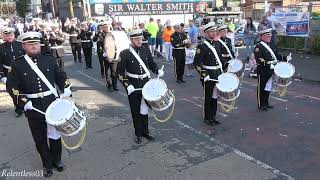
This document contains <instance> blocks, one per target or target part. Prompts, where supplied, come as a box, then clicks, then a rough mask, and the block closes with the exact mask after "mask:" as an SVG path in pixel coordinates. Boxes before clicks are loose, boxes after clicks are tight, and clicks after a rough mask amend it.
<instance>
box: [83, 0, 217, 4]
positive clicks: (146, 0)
mask: <svg viewBox="0 0 320 180" xmlns="http://www.w3.org/2000/svg"><path fill="white" fill-rule="evenodd" d="M203 1H211V0H203ZM152 2H199V0H89V3H90V4H104V3H152ZM211 2H212V1H211Z"/></svg>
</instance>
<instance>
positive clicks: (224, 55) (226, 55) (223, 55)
mask: <svg viewBox="0 0 320 180" xmlns="http://www.w3.org/2000/svg"><path fill="white" fill-rule="evenodd" d="M221 56H222V57H230V55H229V54H221Z"/></svg>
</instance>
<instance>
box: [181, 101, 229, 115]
mask: <svg viewBox="0 0 320 180" xmlns="http://www.w3.org/2000/svg"><path fill="white" fill-rule="evenodd" d="M178 100H181V101H186V102H189V103H191V104H193V105H195V106H197V107H199V108H202V105H200V104H198V103H197V102H195V101H192V100H190V99H187V98H182V99H178ZM218 114H219V115H221V116H222V117H227V116H228V115H226V114H224V113H222V112H218Z"/></svg>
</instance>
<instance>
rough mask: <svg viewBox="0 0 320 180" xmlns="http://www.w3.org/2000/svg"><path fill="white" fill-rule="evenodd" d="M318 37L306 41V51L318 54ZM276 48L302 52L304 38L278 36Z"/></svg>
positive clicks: (319, 49) (319, 45)
mask: <svg viewBox="0 0 320 180" xmlns="http://www.w3.org/2000/svg"><path fill="white" fill-rule="evenodd" d="M319 42H320V36H312V37H311V38H309V39H308V49H309V50H311V51H314V52H320V43H319ZM278 47H280V48H289V49H295V50H303V48H304V38H301V37H290V36H278Z"/></svg>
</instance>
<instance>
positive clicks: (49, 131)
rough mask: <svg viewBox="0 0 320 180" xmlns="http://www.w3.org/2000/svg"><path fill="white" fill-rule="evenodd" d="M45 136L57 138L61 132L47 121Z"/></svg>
mask: <svg viewBox="0 0 320 180" xmlns="http://www.w3.org/2000/svg"><path fill="white" fill-rule="evenodd" d="M47 136H48V138H50V139H54V140H57V139H59V138H60V137H61V134H60V132H59V131H57V130H56V128H55V127H53V126H51V125H50V124H48V123H47Z"/></svg>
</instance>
